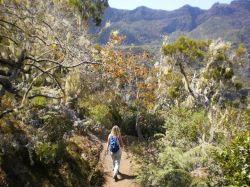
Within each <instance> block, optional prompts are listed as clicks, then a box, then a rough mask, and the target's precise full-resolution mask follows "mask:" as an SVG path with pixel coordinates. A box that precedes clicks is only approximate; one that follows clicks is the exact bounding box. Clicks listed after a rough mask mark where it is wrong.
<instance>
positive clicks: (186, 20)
mask: <svg viewBox="0 0 250 187" xmlns="http://www.w3.org/2000/svg"><path fill="white" fill-rule="evenodd" d="M108 21H110V22H111V27H110V28H108V29H107V30H106V31H105V32H104V33H103V34H102V35H101V37H100V40H99V42H100V43H102V44H104V43H106V42H107V41H108V38H109V33H110V32H111V31H112V30H119V31H120V33H121V34H122V35H125V36H126V37H127V39H126V44H128V45H130V44H134V45H153V44H160V43H161V41H162V36H163V35H168V36H169V38H170V40H172V41H173V40H175V39H176V38H177V37H178V36H180V35H186V36H189V37H193V38H196V39H216V38H222V39H224V40H227V41H231V42H232V43H244V44H245V45H246V46H247V47H250V39H249V38H250V0H234V1H232V2H231V3H230V4H224V3H223V4H221V3H215V4H214V5H213V6H212V7H211V8H210V9H207V10H205V9H201V8H198V7H192V6H190V5H184V6H182V7H180V8H179V9H176V10H173V11H168V10H161V9H151V8H148V7H146V6H140V7H137V8H135V9H133V10H125V9H116V8H111V7H109V8H107V9H106V11H105V13H104V16H103V23H102V26H104V25H105V23H106V22H108ZM101 28H102V27H101ZM101 28H99V29H98V28H92V32H98V30H100V29H101Z"/></svg>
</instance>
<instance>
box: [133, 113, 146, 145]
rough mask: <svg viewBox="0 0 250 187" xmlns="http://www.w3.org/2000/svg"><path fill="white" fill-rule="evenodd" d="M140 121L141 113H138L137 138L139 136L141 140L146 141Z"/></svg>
mask: <svg viewBox="0 0 250 187" xmlns="http://www.w3.org/2000/svg"><path fill="white" fill-rule="evenodd" d="M139 120H140V112H137V115H136V122H135V129H136V133H137V136H138V138H139V140H140V141H144V140H145V139H144V137H143V134H142V131H141V126H140V123H139Z"/></svg>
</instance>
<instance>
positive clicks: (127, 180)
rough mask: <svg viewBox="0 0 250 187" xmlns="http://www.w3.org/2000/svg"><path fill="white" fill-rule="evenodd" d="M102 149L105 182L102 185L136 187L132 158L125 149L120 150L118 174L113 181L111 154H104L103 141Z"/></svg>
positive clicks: (107, 186) (104, 186)
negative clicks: (116, 178)
mask: <svg viewBox="0 0 250 187" xmlns="http://www.w3.org/2000/svg"><path fill="white" fill-rule="evenodd" d="M102 145H103V150H102V153H101V160H102V161H101V162H102V163H103V168H104V174H105V184H104V185H103V187H138V186H139V185H137V184H136V180H135V178H136V176H135V175H134V173H133V166H132V160H131V158H130V157H129V154H128V153H127V152H126V151H124V150H123V151H122V158H121V166H120V175H118V180H117V181H115V180H114V179H113V177H112V169H113V168H112V159H111V156H110V155H109V154H108V155H105V147H106V145H105V143H102Z"/></svg>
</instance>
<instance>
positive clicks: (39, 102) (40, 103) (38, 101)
mask: <svg viewBox="0 0 250 187" xmlns="http://www.w3.org/2000/svg"><path fill="white" fill-rule="evenodd" d="M31 103H32V105H33V106H35V107H45V105H46V103H47V102H46V98H44V97H35V98H34V99H32V101H31Z"/></svg>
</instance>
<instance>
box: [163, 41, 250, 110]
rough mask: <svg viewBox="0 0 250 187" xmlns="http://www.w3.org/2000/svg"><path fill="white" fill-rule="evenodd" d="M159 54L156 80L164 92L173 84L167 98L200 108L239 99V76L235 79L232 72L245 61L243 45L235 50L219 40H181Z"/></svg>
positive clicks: (167, 46)
mask: <svg viewBox="0 0 250 187" xmlns="http://www.w3.org/2000/svg"><path fill="white" fill-rule="evenodd" d="M237 51H238V52H237ZM239 51H240V52H239ZM162 52H163V55H164V57H163V60H162V62H161V63H160V64H159V65H158V66H159V75H160V76H159V77H158V79H159V80H161V83H162V85H160V86H161V87H162V88H163V89H165V88H164V87H165V86H164V84H166V83H168V82H173V83H174V84H173V85H174V88H173V87H171V86H170V88H168V89H169V92H170V93H171V94H169V96H173V98H176V99H179V101H180V102H183V101H186V102H187V101H191V103H193V104H194V105H200V106H203V105H206V106H209V105H211V103H212V102H216V103H220V104H223V103H225V101H230V100H231V101H232V100H236V99H237V98H240V95H239V89H240V88H241V84H240V81H239V80H240V77H239V76H238V77H236V75H235V70H234V69H235V66H236V65H237V64H240V63H242V62H244V61H246V59H247V54H246V50H245V48H244V47H243V46H240V47H239V48H238V49H236V50H235V49H232V48H231V45H230V43H227V42H223V41H221V40H215V41H209V40H208V41H200V40H192V39H189V38H185V37H180V38H179V39H178V40H177V41H176V42H175V43H172V44H165V45H163V47H162ZM164 77H165V78H164ZM164 79H165V80H164ZM167 85H169V84H167ZM181 85H183V86H181ZM159 89H161V88H159ZM171 90H173V91H172V92H171ZM159 98H161V96H159Z"/></svg>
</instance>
